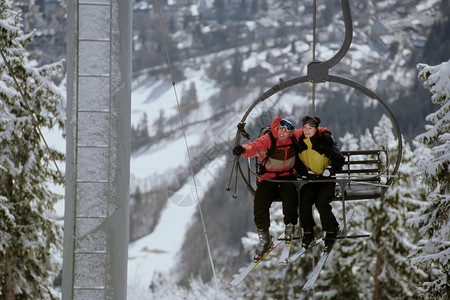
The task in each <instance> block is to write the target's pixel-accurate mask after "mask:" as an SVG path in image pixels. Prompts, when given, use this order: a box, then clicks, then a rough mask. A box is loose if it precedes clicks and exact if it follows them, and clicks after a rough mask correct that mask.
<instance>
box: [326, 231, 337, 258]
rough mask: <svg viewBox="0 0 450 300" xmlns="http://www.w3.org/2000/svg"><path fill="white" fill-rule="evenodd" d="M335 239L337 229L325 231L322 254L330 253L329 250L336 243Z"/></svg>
mask: <svg viewBox="0 0 450 300" xmlns="http://www.w3.org/2000/svg"><path fill="white" fill-rule="evenodd" d="M336 237H337V229H336V230H333V231H327V232H326V234H325V247H324V248H323V251H324V252H330V251H331V248H333V245H334V243H335V242H336Z"/></svg>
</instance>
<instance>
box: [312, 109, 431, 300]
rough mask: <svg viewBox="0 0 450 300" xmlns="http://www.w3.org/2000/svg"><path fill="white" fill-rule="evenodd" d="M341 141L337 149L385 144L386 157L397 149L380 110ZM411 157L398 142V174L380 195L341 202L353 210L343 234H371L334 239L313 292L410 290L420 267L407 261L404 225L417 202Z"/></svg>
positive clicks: (325, 295)
mask: <svg viewBox="0 0 450 300" xmlns="http://www.w3.org/2000/svg"><path fill="white" fill-rule="evenodd" d="M341 141H342V142H343V144H344V145H343V147H342V148H343V149H348V148H349V147H351V148H352V150H358V149H381V148H385V147H386V146H387V147H388V148H389V154H390V160H391V161H392V160H394V159H395V158H396V155H397V148H398V147H397V146H398V145H397V138H396V137H395V136H394V134H393V126H392V122H391V121H390V120H389V118H387V117H386V116H382V118H381V119H380V121H379V123H378V125H377V126H376V127H375V128H374V129H373V134H372V133H371V132H370V131H369V130H366V132H365V134H364V135H362V136H361V137H360V138H359V139H356V138H354V137H353V136H352V135H349V134H346V135H345V136H344V138H342V139H341ZM356 146H358V147H356ZM414 158H415V156H414V155H413V152H412V150H411V149H410V147H409V145H404V146H403V159H402V164H401V165H400V169H399V171H398V174H397V176H398V177H397V179H396V180H395V181H394V184H393V185H392V187H391V188H390V189H389V190H388V191H387V192H386V193H385V195H384V196H383V197H382V198H381V199H372V200H367V201H364V202H361V201H357V202H354V201H350V202H347V211H348V210H349V209H350V208H352V209H353V210H354V211H355V213H354V215H353V218H352V219H351V221H350V222H349V224H348V227H347V229H348V231H349V232H348V234H349V235H352V234H354V235H359V234H366V233H370V234H371V237H369V238H359V239H349V240H340V241H339V242H338V244H337V246H336V247H335V249H334V250H333V252H332V254H331V255H330V258H329V259H328V262H327V264H326V266H325V268H324V269H323V270H322V273H321V274H320V276H319V279H318V280H317V282H316V287H315V294H314V296H317V297H319V298H321V299H329V298H333V299H341V298H345V297H347V298H348V297H354V296H355V295H358V297H359V298H363V299H367V298H372V299H398V298H402V297H405V298H408V297H409V298H412V297H414V296H415V295H416V285H415V284H417V283H418V282H420V281H421V280H422V279H423V278H424V276H425V273H424V272H423V271H422V270H420V269H418V268H415V267H411V266H409V263H408V260H407V257H408V254H409V253H410V252H411V251H412V250H411V249H413V248H414V246H413V244H412V241H413V240H414V238H415V234H414V232H413V231H411V230H408V226H407V225H406V220H407V213H408V212H409V211H413V210H414V209H416V208H417V207H418V204H417V200H416V195H417V194H420V193H421V189H423V187H421V185H420V183H419V182H418V180H417V179H416V177H417V176H416V174H415V172H414V170H415V168H414V166H415V160H414ZM422 193H423V192H422ZM342 282H346V284H341V283H342Z"/></svg>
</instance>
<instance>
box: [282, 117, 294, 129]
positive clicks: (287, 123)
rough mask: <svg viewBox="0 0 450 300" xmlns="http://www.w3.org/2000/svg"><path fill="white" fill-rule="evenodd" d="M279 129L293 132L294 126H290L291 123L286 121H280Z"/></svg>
mask: <svg viewBox="0 0 450 300" xmlns="http://www.w3.org/2000/svg"><path fill="white" fill-rule="evenodd" d="M280 127H282V128H284V129H286V130H287V131H292V130H294V125H292V123H291V122H289V121H288V120H286V119H281V121H280Z"/></svg>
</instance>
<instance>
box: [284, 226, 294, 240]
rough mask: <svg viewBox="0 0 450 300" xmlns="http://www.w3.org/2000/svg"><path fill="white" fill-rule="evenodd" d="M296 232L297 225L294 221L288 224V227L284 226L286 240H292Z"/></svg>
mask: <svg viewBox="0 0 450 300" xmlns="http://www.w3.org/2000/svg"><path fill="white" fill-rule="evenodd" d="M294 232H295V225H294V224H292V223H289V224H287V225H286V227H285V228H284V239H285V240H286V241H291V240H292V238H293V237H294Z"/></svg>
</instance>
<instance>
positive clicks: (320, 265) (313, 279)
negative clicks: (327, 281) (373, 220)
mask: <svg viewBox="0 0 450 300" xmlns="http://www.w3.org/2000/svg"><path fill="white" fill-rule="evenodd" d="M352 217H353V210H352V209H351V210H350V211H349V212H348V213H347V221H349V220H350V219H351V218H352ZM341 223H342V222H341ZM343 233H344V234H347V233H346V232H344V228H343V225H342V224H341V225H340V226H339V231H338V234H337V235H338V237H340V236H342V234H343ZM336 241H337V238H336V239H335V240H334V242H333V244H332V245H331V248H330V249H329V250H328V251H327V252H323V253H322V255H321V256H320V258H319V261H318V262H317V265H316V266H315V267H314V270H313V271H312V272H311V273H310V274H309V275H308V281H306V283H305V285H304V286H303V290H306V291H308V290H310V289H312V288H313V287H314V285H315V284H316V280H317V278H318V277H319V273H320V271H322V269H323V266H324V265H325V262H326V261H327V259H328V256H330V253H331V251H332V250H333V248H334V245H336Z"/></svg>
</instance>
